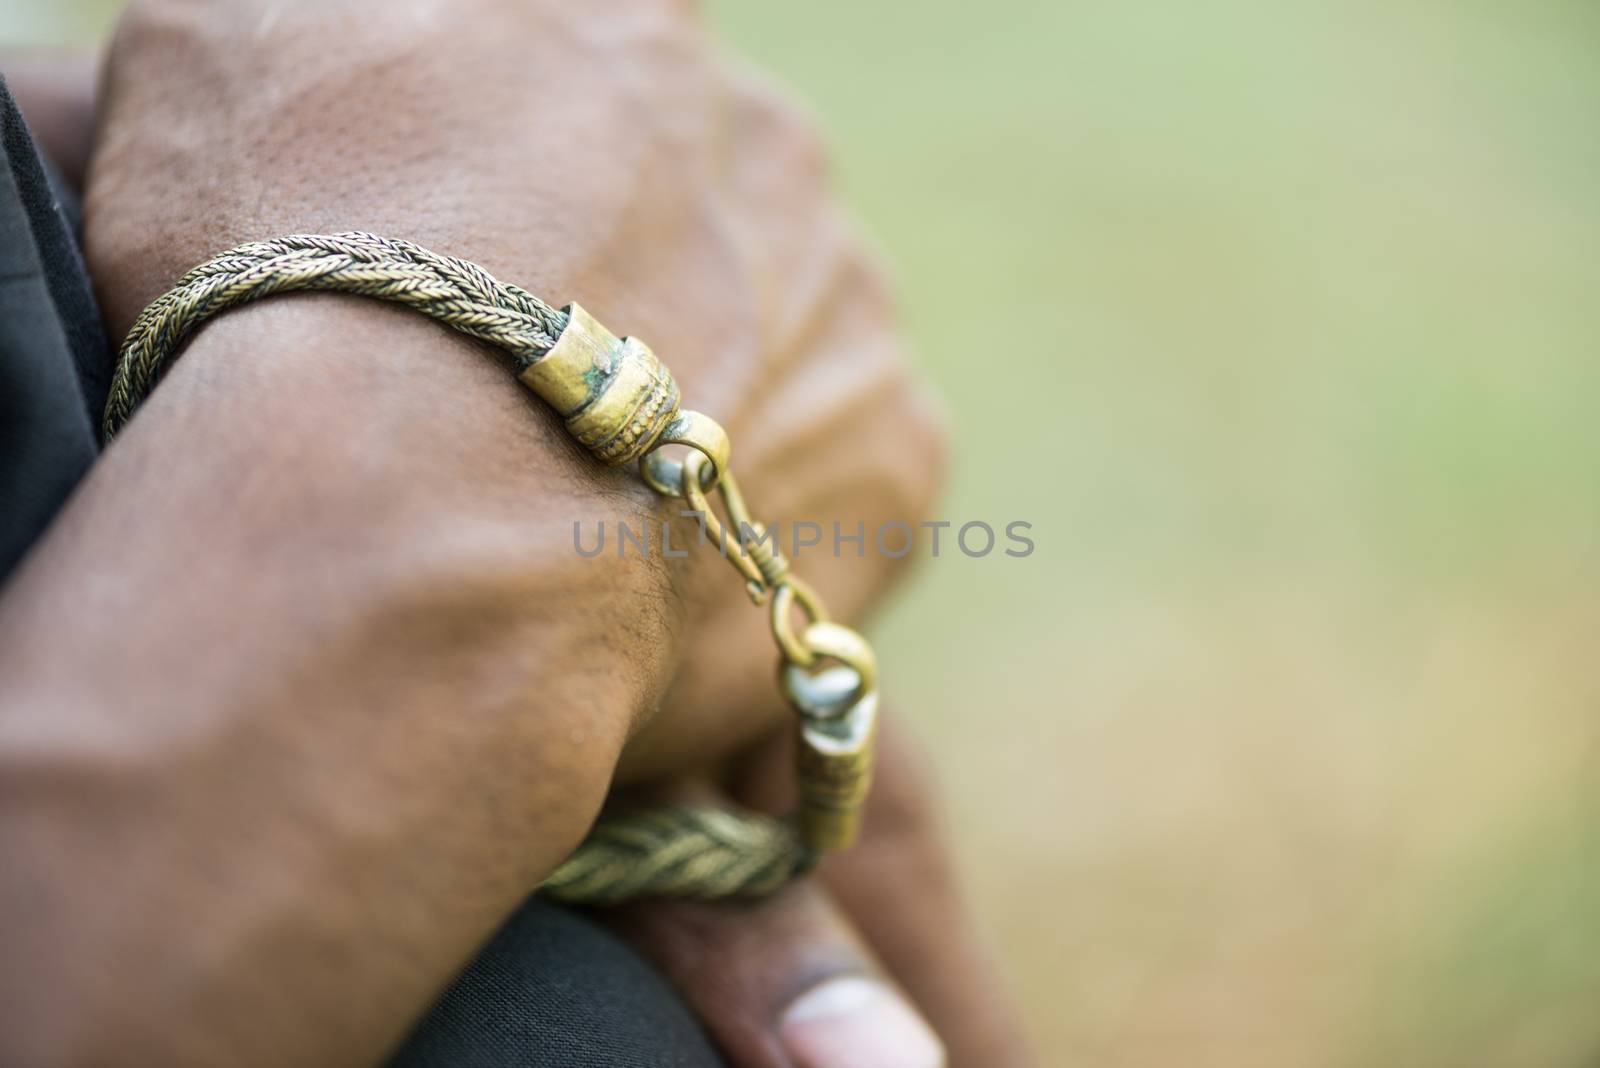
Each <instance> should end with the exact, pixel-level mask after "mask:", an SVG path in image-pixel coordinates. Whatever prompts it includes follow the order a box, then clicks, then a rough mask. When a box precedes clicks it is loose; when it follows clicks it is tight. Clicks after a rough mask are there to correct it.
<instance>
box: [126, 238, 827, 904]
mask: <svg viewBox="0 0 1600 1068" xmlns="http://www.w3.org/2000/svg"><path fill="white" fill-rule="evenodd" d="M303 290H331V291H337V292H340V293H351V294H355V295H358V296H365V297H373V298H376V299H378V300H388V301H394V302H396V303H399V304H404V305H406V306H407V307H410V308H413V309H415V310H416V311H419V312H421V313H423V314H424V315H427V316H429V317H430V318H433V319H436V320H438V321H439V322H441V323H444V324H445V325H446V326H449V327H451V328H452V329H455V330H459V331H460V332H461V333H463V334H467V335H469V336H471V337H475V338H478V339H479V340H481V341H486V342H488V343H489V344H491V345H493V346H495V347H497V348H500V349H503V350H504V351H506V352H507V353H509V354H510V355H511V356H512V358H513V359H514V360H515V361H516V367H517V370H519V371H520V370H522V369H523V368H525V367H526V366H527V365H528V364H530V363H532V362H534V361H535V360H537V359H539V358H540V357H541V356H543V355H544V354H545V353H546V352H548V351H549V350H550V346H551V345H553V344H555V340H556V338H557V337H559V336H560V334H561V332H562V330H564V329H565V328H566V325H567V315H566V313H565V312H562V311H559V310H557V309H555V308H552V307H551V306H550V305H548V304H546V303H544V301H542V300H540V299H539V298H538V297H535V296H534V295H533V294H531V293H528V292H526V291H525V290H522V289H519V288H517V287H516V286H513V285H508V284H506V283H504V282H501V281H499V280H497V279H496V278H494V277H493V276H492V275H490V274H489V273H488V272H487V271H485V270H484V269H483V268H482V267H479V266H478V265H477V264H474V263H469V262H468V261H466V260H458V259H454V258H452V257H449V256H441V255H439V254H437V253H434V252H429V251H428V250H427V249H425V248H421V247H420V246H417V245H413V244H411V243H410V242H409V241H396V240H392V239H389V238H383V237H378V236H376V235H374V234H367V233H361V232H358V231H353V232H350V233H343V234H333V235H317V234H300V235H294V236H290V237H280V238H276V239H274V240H271V241H256V242H252V243H250V244H247V245H240V246H239V247H238V248H234V249H230V250H229V251H227V252H224V253H222V254H221V255H219V256H214V257H212V258H211V259H209V260H207V261H206V262H205V263H202V264H200V265H199V266H198V267H196V268H194V269H193V270H192V271H190V272H189V273H188V274H186V275H184V276H183V278H181V279H180V280H179V281H178V283H177V285H175V286H173V287H172V289H170V290H168V291H167V292H166V293H164V294H163V295H162V296H161V297H159V298H157V299H156V300H155V301H154V302H152V303H151V304H150V306H149V307H147V308H146V309H145V310H144V311H143V312H142V313H141V314H140V315H139V318H138V319H137V320H136V321H135V322H134V325H133V329H132V330H130V331H129V333H128V337H127V339H126V340H125V341H124V342H123V344H122V349H121V351H120V352H119V353H118V358H117V368H116V374H115V376H114V378H113V379H112V383H111V389H110V394H109V399H108V400H107V403H106V411H105V421H104V425H103V431H104V434H105V437H106V438H107V440H109V439H110V438H111V437H112V436H113V435H115V434H116V432H117V431H118V430H120V429H121V428H122V426H123V424H125V423H126V422H127V421H128V419H129V417H130V416H132V414H133V411H134V409H135V408H136V407H137V406H138V405H139V403H140V402H141V401H142V400H144V398H145V397H146V396H148V395H149V393H150V391H151V390H152V389H154V388H155V385H156V383H157V382H158V381H159V380H160V378H161V375H162V373H163V372H164V371H165V370H166V368H167V366H168V364H169V363H170V362H171V360H172V358H173V356H174V355H175V354H176V353H177V351H178V349H179V348H180V347H181V346H182V345H183V342H184V340H185V339H186V338H187V337H188V336H189V334H190V333H192V332H193V331H194V329H195V328H196V327H198V326H199V325H200V324H201V323H203V322H205V321H206V320H207V319H209V318H211V317H212V316H214V315H216V314H218V313H219V312H222V311H225V310H226V309H228V308H232V307H236V306H238V305H240V304H244V303H247V302H249V301H253V300H259V299H260V298H262V297H267V296H271V295H273V294H275V293H288V292H294V291H303ZM813 859H814V858H813V856H812V854H811V853H810V852H809V851H808V850H807V849H806V848H805V847H804V846H803V844H802V843H801V841H800V838H799V835H798V834H797V833H796V831H795V830H794V828H793V826H792V825H791V824H789V823H787V822H784V821H780V820H775V819H771V818H769V817H766V816H760V815H757V814H754V813H742V812H728V811H724V810H721V809H712V808H692V807H684V806H676V805H663V806H659V807H655V808H648V809H640V810H635V811H631V812H621V813H615V814H607V815H605V816H604V817H603V818H602V819H601V820H600V821H599V823H597V824H596V825H595V827H594V829H593V830H592V831H591V832H590V834H589V836H588V838H587V839H585V841H584V843H583V844H582V845H581V846H580V847H579V848H578V850H577V852H576V853H574V854H573V855H572V857H570V858H569V859H568V860H567V861H566V862H565V863H564V864H563V865H562V866H561V867H560V868H559V869H557V870H556V872H555V874H554V875H552V876H551V877H550V879H549V880H548V881H547V882H546V883H545V884H544V886H543V887H542V888H541V889H542V892H544V893H547V894H549V895H550V896H552V897H555V898H559V899H560V900H563V901H569V902H574V903H579V904H591V905H615V904H619V903H621V902H623V901H629V900H633V899H636V898H643V897H683V898H698V899H709V898H721V897H753V896H759V895H762V894H768V893H771V892H772V891H774V890H776V889H778V887H780V886H782V885H783V884H784V883H785V882H786V881H788V880H789V879H791V878H793V877H794V876H795V875H796V874H798V873H800V872H801V871H804V870H805V869H807V868H808V867H810V865H811V863H812V862H813Z"/></svg>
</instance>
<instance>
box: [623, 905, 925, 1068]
mask: <svg viewBox="0 0 1600 1068" xmlns="http://www.w3.org/2000/svg"><path fill="white" fill-rule="evenodd" d="M609 919H610V922H611V923H612V924H613V925H614V926H616V927H617V928H618V929H619V930H620V931H621V932H622V933H623V935H624V936H625V937H627V938H628V939H629V940H630V941H632V942H633V943H634V944H635V945H637V946H638V947H640V948H641V949H642V950H644V952H645V953H646V954H647V955H648V956H649V957H651V958H652V959H653V960H654V961H655V962H656V963H657V965H658V966H660V967H661V969H662V970H663V971H664V972H666V974H667V976H668V978H669V979H671V980H672V981H673V983H674V985H675V986H676V987H677V988H678V990H679V991H681V992H682V994H683V996H684V997H685V998H686V999H687V1000H688V1001H689V1003H690V1005H691V1007H692V1008H694V1010H695V1011H696V1013H697V1014H698V1015H699V1017H700V1019H701V1020H702V1021H703V1022H704V1023H705V1025H706V1028H707V1030H708V1031H709V1032H710V1033H711V1036H712V1038H713V1039H714V1040H715V1041H716V1042H717V1044H718V1045H719V1046H720V1047H721V1048H722V1050H723V1052H724V1053H725V1054H726V1055H727V1057H728V1058H729V1061H730V1063H731V1064H733V1065H735V1066H737V1068H940V1066H942V1065H943V1064H944V1063H945V1060H944V1051H943V1049H942V1047H941V1045H940V1043H939V1040H938V1038H936V1037H935V1035H934V1033H933V1031H932V1030H931V1029H930V1028H929V1026H928V1025H927V1023H925V1022H924V1021H923V1019H922V1017H921V1016H920V1015H918V1013H917V1011H916V1010H915V1009H914V1008H912V1006H911V1003H910V1002H909V1001H908V1000H907V999H906V997H905V995H904V994H903V993H902V992H901V991H900V990H899V989H898V988H897V987H896V986H895V985H894V984H893V983H892V982H891V981H890V980H888V979H887V978H885V977H884V975H883V974H882V970H881V969H880V967H879V965H878V963H877V961H876V960H874V959H873V957H872V954H871V953H870V952H869V951H868V950H867V948H866V947H865V945H864V944H863V943H862V941H861V939H860V937H859V936H858V935H857V934H856V932H855V931H854V930H852V928H851V926H850V924H849V922H848V921H847V920H846V919H845V918H844V917H843V915H842V914H841V913H840V912H839V910H838V908H837V907H836V906H835V905H834V903H833V902H832V901H831V900H830V899H829V898H828V896H827V893H826V891H824V890H823V889H822V887H821V886H820V885H818V884H817V883H816V882H814V881H812V880H808V879H807V880H800V881H797V882H794V883H791V884H790V885H789V886H787V887H785V888H784V889H783V890H781V891H779V892H778V893H776V894H774V895H772V896H771V897H769V898H765V899H763V900H761V901H757V902H714V903H703V902H666V901H657V902H647V903H641V904H638V905H633V906H629V907H627V908H624V909H620V910H617V911H616V912H614V913H612V914H611V915H610V917H609Z"/></svg>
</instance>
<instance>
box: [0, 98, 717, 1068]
mask: <svg viewBox="0 0 1600 1068" xmlns="http://www.w3.org/2000/svg"><path fill="white" fill-rule="evenodd" d="M0 151H3V153H4V164H5V165H4V166H3V167H0V588H3V583H4V580H5V578H6V576H7V575H8V574H9V573H10V572H11V571H12V570H13V568H14V567H15V565H16V563H17V561H18V560H19V559H20V558H21V557H22V556H23V554H24V553H25V552H26V551H27V548H28V546H29V545H31V544H32V543H33V542H34V540H35V539H37V538H38V537H39V535H40V534H41V533H42V532H43V531H44V529H45V527H46V526H47V525H48V524H49V522H50V519H51V517H52V516H54V514H55V513H56V511H57V509H59V508H60V506H61V503H62V502H63V501H64V500H65V499H66V497H67V495H68V494H69V493H70V492H71V491H72V488H73V487H74V486H75V485H76V484H77V482H78V480H79V479H81V478H82V477H83V475H84V473H85V472H86V471H88V469H89V467H90V465H91V464H92V463H93V462H94V458H95V455H96V451H97V442H98V440H99V439H98V436H97V434H96V427H97V426H98V414H99V412H100V410H101V409H102V408H103V407H104V405H105V390H106V383H107V381H108V380H109V377H110V376H109V371H110V368H111V353H110V351H109V350H108V348H107V346H106V344H105V340H104V337H103V333H102V329H101V325H100V319H99V316H98V314H97V312H96V311H95V306H94V300H93V297H92V296H91V293H90V289H89V282H88V276H87V274H86V273H85V272H84V269H83V261H82V259H81V257H80V255H79V251H78V245H77V241H76V238H75V236H74V232H75V228H76V227H75V224H74V221H73V219H72V212H71V203H70V201H69V200H68V198H67V197H66V196H65V194H64V191H63V190H61V189H60V187H59V186H52V183H51V181H50V179H49V177H48V176H47V172H46V165H45V164H44V163H43V161H42V160H41V158H40V156H39V154H38V152H37V150H36V149H35V147H34V144H33V142H32V140H31V138H30V137H29V136H28V131H27V128H26V127H25V126H24V125H23V122H22V117H21V116H20V115H19V114H18V112H17V109H16V106H15V104H14V103H13V102H12V99H11V96H10V93H9V92H8V91H7V89H6V86H5V82H4V80H3V78H0ZM393 1066H394V1068H721V1066H722V1061H721V1060H720V1058H718V1056H717V1055H716V1054H715V1053H714V1052H713V1051H712V1049H711V1046H710V1044H709V1043H708V1042H707V1040H706V1038H705V1036H704V1034H703V1033H702V1032H701V1030H700V1028H699V1025H698V1024H697V1023H696V1022H695V1020H694V1019H693V1017H692V1016H691V1015H690V1014H689V1011H688V1009H686V1008H685V1007H684V1005H683V1003H682V1002H681V1001H680V1000H679V999H678V997H677V995H676V994H674V993H673V991H672V989H671V988H670V987H668V986H667V984H666V982H665V981H664V980H663V979H662V978H661V977H660V976H659V975H658V974H656V973H655V972H654V971H653V970H652V969H651V968H650V966H649V965H648V964H646V963H645V962H644V960H643V959H642V958H640V957H639V956H637V955H636V954H635V953H634V952H633V951H632V950H630V949H629V948H628V947H627V946H625V945H623V944H622V943H620V942H618V941H617V940H616V939H614V938H612V937H611V936H610V935H608V934H606V933H605V932H604V931H603V930H601V929H600V928H598V927H596V926H594V925H593V924H592V923H590V922H588V921H587V920H584V919H582V918H580V917H579V916H577V915H575V914H573V913H571V912H568V911H566V910H563V909H560V908H557V907H555V906H553V905H550V904H548V903H546V902H543V901H539V900H537V899H534V900H530V901H529V902H528V903H527V904H525V905H524V906H523V907H522V908H521V909H520V910H519V911H518V912H517V913H516V914H515V915H514V916H513V917H512V918H511V919H510V921H509V922H508V923H507V924H506V926H505V928H504V929H503V930H501V931H500V932H499V933H498V934H497V935H496V936H495V937H494V938H493V940H491V941H490V943H489V944H488V946H487V947H486V948H485V949H484V950H483V952H482V954H481V955H480V956H479V957H478V958H477V959H476V960H475V961H474V962H473V963H472V965H471V966H470V967H469V968H468V969H467V971H466V972H465V973H464V974H463V975H462V976H461V977H460V978H459V979H458V980H456V982H455V983H454V984H453V985H452V986H451V987H450V988H449V990H448V991H446V993H445V994H444V996H443V998H442V999H441V1000H440V1001H439V1003H438V1005H437V1006H436V1007H435V1008H434V1009H433V1010H432V1012H430V1013H429V1014H428V1015H427V1017H426V1018H425V1019H423V1021H422V1022H421V1023H420V1024H419V1025H418V1026H417V1028H416V1031H415V1032H414V1033H413V1034H412V1036H411V1037H410V1039H409V1040H408V1041H407V1042H406V1044H405V1045H404V1046H403V1047H402V1048H401V1050H400V1052H399V1053H398V1055H396V1057H395V1059H394V1061H393Z"/></svg>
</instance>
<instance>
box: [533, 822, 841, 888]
mask: <svg viewBox="0 0 1600 1068" xmlns="http://www.w3.org/2000/svg"><path fill="white" fill-rule="evenodd" d="M814 859H815V858H814V857H813V855H812V854H811V853H810V852H808V851H807V850H806V849H805V847H804V846H803V845H802V844H801V841H800V836H799V834H798V832H797V831H796V830H795V829H794V826H793V825H792V824H790V823H788V822H787V821H783V820H775V819H768V818H766V817H762V816H756V815H754V814H750V813H743V812H728V811H725V810H722V809H715V808H689V807H680V806H675V805H664V806H661V807H659V808H647V809H638V810H635V811H632V812H618V813H608V814H607V815H606V816H605V817H604V818H603V819H601V821H600V822H599V823H598V824H597V825H596V826H595V828H594V830H593V831H592V832H591V833H590V835H589V837H588V838H587V839H586V840H585V841H584V843H583V845H582V847H580V848H579V850H578V851H577V852H576V853H574V854H573V855H572V857H571V858H570V859H569V860H567V862H566V863H565V864H563V865H561V867H560V868H558V869H556V873H555V874H554V875H552V876H551V877H550V878H549V879H548V880H546V882H545V884H544V886H543V887H541V888H540V889H541V892H542V893H545V894H547V895H549V896H550V897H553V898H555V899H556V900H558V901H570V902H575V903H579V904H584V905H616V904H621V903H622V902H624V901H631V900H635V899H637V898H643V897H674V898H695V899H699V900H709V899H712V898H723V897H760V896H762V895H765V894H770V893H772V892H773V891H774V890H777V889H778V888H779V887H781V886H782V885H783V884H784V883H786V882H788V881H789V880H790V879H792V878H794V877H795V876H796V875H798V874H800V873H801V872H803V871H805V870H806V869H808V868H810V867H811V865H812V863H813V861H814Z"/></svg>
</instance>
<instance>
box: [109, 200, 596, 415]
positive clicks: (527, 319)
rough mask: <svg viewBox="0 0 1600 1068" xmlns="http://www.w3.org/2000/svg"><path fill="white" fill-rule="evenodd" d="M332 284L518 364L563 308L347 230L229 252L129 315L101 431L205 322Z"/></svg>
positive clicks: (533, 355)
mask: <svg viewBox="0 0 1600 1068" xmlns="http://www.w3.org/2000/svg"><path fill="white" fill-rule="evenodd" d="M305 290H332V291H337V292H340V293H351V294H355V295H357V296H363V297H373V298H375V299H378V300H388V301H394V302H395V303H397V304H404V305H406V306H407V307H409V308H412V309H414V310H416V311H419V312H421V313H422V314H424V315H426V316H428V317H429V318H432V319H437V320H438V321H439V322H441V323H444V324H445V325H446V326H448V327H450V328H452V329H454V330H459V331H460V332H461V333H463V334H467V335H469V336H471V337H475V338H477V339H479V340H480V341H486V342H488V343H489V344H491V345H493V346H495V347H496V348H500V349H503V350H505V351H506V352H508V353H510V354H511V356H512V358H513V359H514V360H516V369H517V370H519V371H520V370H522V368H524V367H526V366H527V365H528V364H530V363H532V362H533V361H535V360H537V359H538V358H539V357H541V356H543V355H544V354H545V353H546V352H548V351H549V350H550V346H551V345H553V344H555V339H556V338H557V337H558V336H560V334H561V331H562V330H563V329H565V328H566V325H567V315H566V313H565V312H563V311H560V310H558V309H556V308H552V307H551V306H550V305H548V304H546V303H545V302H544V301H542V300H540V299H539V298H538V297H536V296H534V295H533V294H532V293H529V292H527V291H526V290H523V289H519V288H517V287H516V286H514V285H509V284H507V283H505V282H501V281H499V280H498V279H496V278H495V277H494V276H493V275H491V274H490V273H489V272H488V271H485V270H484V269H483V268H482V267H479V266H478V265H477V264H475V263H470V262H468V261H466V260H458V259H455V258H453V257H450V256H441V255H439V254H438V253H436V252H429V251H428V250H427V249H425V248H422V247H421V246H419V245H413V244H412V243H411V242H409V241H397V240H393V239H391V238H386V237H378V236H377V235H375V234H367V233H362V232H360V231H351V232H349V233H343V234H332V235H326V234H295V235H291V236H289V237H279V238H274V239H273V240H271V241H254V242H251V243H250V244H247V245H240V246H238V247H237V248H233V249H229V250H228V251H227V252H224V253H222V254H221V255H219V256H213V257H212V258H211V259H209V260H207V261H206V262H204V263H202V264H200V265H199V266H198V267H196V268H194V269H193V270H191V271H190V272H189V273H188V274H186V275H184V276H183V277H182V278H181V279H179V280H178V283H177V285H175V286H173V287H172V288H171V289H169V290H168V291H167V292H165V293H163V294H162V295H161V296H160V297H158V298H157V299H156V300H155V301H153V302H152V303H151V304H150V306H149V307H147V308H145V310H144V311H143V312H142V313H140V315H139V318H138V319H137V320H135V321H134V324H133V329H132V330H130V331H129V332H128V337H127V340H126V341H124V342H123V343H122V351H121V352H120V353H119V354H118V359H117V369H116V375H115V377H113V379H112V381H111V389H110V393H109V397H108V399H107V402H106V412H105V422H104V424H103V426H102V430H103V432H104V434H105V437H106V438H107V440H109V439H110V438H111V437H112V436H113V435H115V434H116V432H117V431H118V430H120V429H122V425H123V424H124V423H126V422H127V421H128V418H129V416H131V415H132V414H133V410H134V408H136V407H137V406H138V404H139V402H140V401H142V400H143V399H144V398H145V397H146V396H147V395H148V394H149V392H150V390H152V389H153V388H155V384H156V382H157V381H158V380H159V379H160V377H161V375H162V373H163V372H164V371H165V370H166V367H167V364H168V363H169V362H170V360H171V358H172V356H173V354H174V353H175V352H176V351H177V350H178V348H179V346H181V345H182V344H183V341H184V339H185V338H186V337H188V336H189V334H190V333H191V332H192V331H193V330H194V329H195V328H196V327H197V326H199V325H200V324H201V323H203V322H205V320H207V319H209V318H211V317H212V316H213V315H216V314H217V313H218V312H220V311H223V310H224V309H227V308H232V307H236V306H238V305H240V304H244V303H247V302H249V301H252V300H259V299H260V298H262V297H268V296H271V295H273V294H274V293H289V292H295V291H305Z"/></svg>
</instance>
